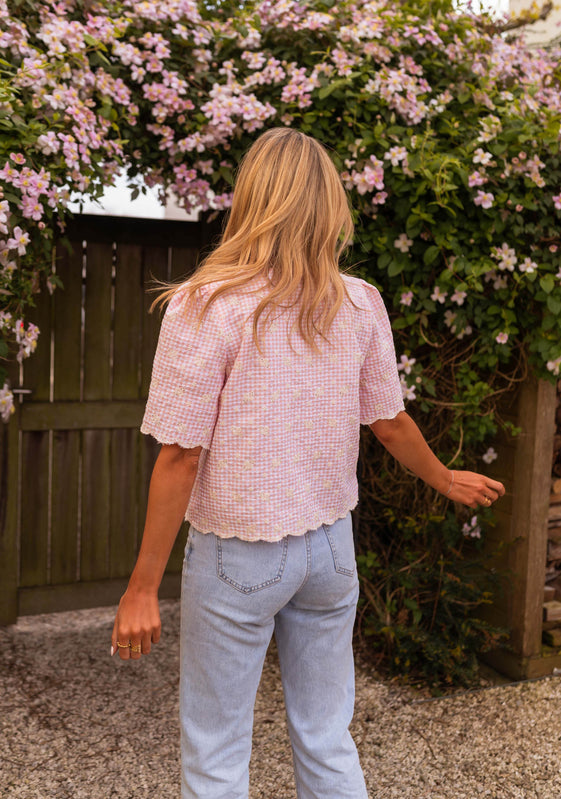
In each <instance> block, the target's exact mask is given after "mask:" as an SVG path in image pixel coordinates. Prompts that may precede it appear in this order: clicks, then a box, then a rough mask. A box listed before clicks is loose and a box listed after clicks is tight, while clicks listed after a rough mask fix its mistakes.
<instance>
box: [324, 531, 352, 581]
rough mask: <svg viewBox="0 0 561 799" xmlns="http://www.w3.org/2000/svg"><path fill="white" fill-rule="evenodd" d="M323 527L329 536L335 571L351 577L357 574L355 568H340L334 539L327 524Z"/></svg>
mask: <svg viewBox="0 0 561 799" xmlns="http://www.w3.org/2000/svg"><path fill="white" fill-rule="evenodd" d="M322 527H323V529H324V530H325V535H326V536H327V540H328V542H329V548H330V549H331V555H332V556H333V564H334V566H335V571H336V572H337V573H338V574H347V575H348V576H349V577H352V576H353V574H354V573H355V570H354V568H353V569H346V568H345V567H344V566H340V565H339V561H338V559H337V547H336V546H335V544H334V542H333V538H332V536H331V533H330V532H329V530H328V529H327V527H326V526H325V524H323V525H322Z"/></svg>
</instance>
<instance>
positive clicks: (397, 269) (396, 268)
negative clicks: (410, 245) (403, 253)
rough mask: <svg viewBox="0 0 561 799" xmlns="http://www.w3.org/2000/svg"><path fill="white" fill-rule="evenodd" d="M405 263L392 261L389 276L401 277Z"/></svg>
mask: <svg viewBox="0 0 561 799" xmlns="http://www.w3.org/2000/svg"><path fill="white" fill-rule="evenodd" d="M404 265H405V264H404V262H403V261H392V262H391V263H390V265H389V267H388V275H389V276H390V277H395V275H399V274H401V273H402V272H403V267H404Z"/></svg>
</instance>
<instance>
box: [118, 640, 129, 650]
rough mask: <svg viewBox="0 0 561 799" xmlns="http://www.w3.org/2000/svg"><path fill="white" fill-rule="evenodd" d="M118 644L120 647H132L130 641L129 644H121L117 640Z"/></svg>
mask: <svg viewBox="0 0 561 799" xmlns="http://www.w3.org/2000/svg"><path fill="white" fill-rule="evenodd" d="M117 646H118V647H119V649H130V643H128V644H120V643H119V642H118V641H117Z"/></svg>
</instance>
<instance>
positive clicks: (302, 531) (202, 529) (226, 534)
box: [185, 499, 358, 542]
mask: <svg viewBox="0 0 561 799" xmlns="http://www.w3.org/2000/svg"><path fill="white" fill-rule="evenodd" d="M357 505H358V499H357V500H356V501H355V502H354V504H352V505H351V506H350V507H349V508H347V510H345V511H342V512H339V513H337V514H336V515H335V516H333V517H327V520H326V521H323V522H320V523H319V524H317V525H316V526H315V527H305V528H297V529H296V530H292V531H291V532H289V533H284V534H282V535H274V534H273V535H259V534H257V535H252V536H248V535H243V534H242V533H239V532H232V530H231V528H229V529H228V530H218V529H217V528H216V527H215V528H214V529H213V530H211V529H210V528H208V527H207V526H206V525H204V524H201V525H199V524H197V523H196V522H194V521H192V520H191V519H189V518H188V517H187V515H186V516H185V521H186V522H189V524H190V525H192V526H193V527H194V528H195V530H197V531H198V532H199V533H203V535H208V534H209V533H212V534H214V535H215V536H217V538H239V539H241V540H242V541H270V542H274V541H282V539H283V538H287V536H289V535H293V536H296V537H298V536H303V535H306V533H312V532H313V531H314V530H317V529H318V528H319V527H321V526H322V525H325V526H326V527H329V526H331V525H332V524H335V522H337V521H339V519H345V518H346V516H347V515H348V514H349V513H350V511H352V510H353V509H354V508H356V506H357Z"/></svg>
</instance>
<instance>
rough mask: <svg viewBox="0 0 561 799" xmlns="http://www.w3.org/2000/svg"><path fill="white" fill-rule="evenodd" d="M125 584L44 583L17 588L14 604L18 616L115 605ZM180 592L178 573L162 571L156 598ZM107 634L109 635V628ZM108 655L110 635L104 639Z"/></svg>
mask: <svg viewBox="0 0 561 799" xmlns="http://www.w3.org/2000/svg"><path fill="white" fill-rule="evenodd" d="M126 587H127V580H126V579H125V578H115V579H114V580H93V581H91V582H81V583H69V584H67V585H47V586H40V587H37V588H20V589H19V592H18V598H19V599H18V604H19V615H20V616H34V615H36V614H38V613H59V612H61V611H65V610H80V609H82V608H96V607H107V606H109V605H117V604H118V602H119V599H120V598H121V596H122V595H123V594H124V592H125V589H126ZM180 593H181V575H180V574H165V575H164V578H163V580H162V584H161V586H160V591H159V592H158V595H159V598H160V599H176V598H177V597H179V595H180ZM108 635H109V636H110V635H111V630H109V632H108ZM107 640H108V644H107V656H108V657H109V645H110V643H111V641H110V637H109V638H108V639H107Z"/></svg>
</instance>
